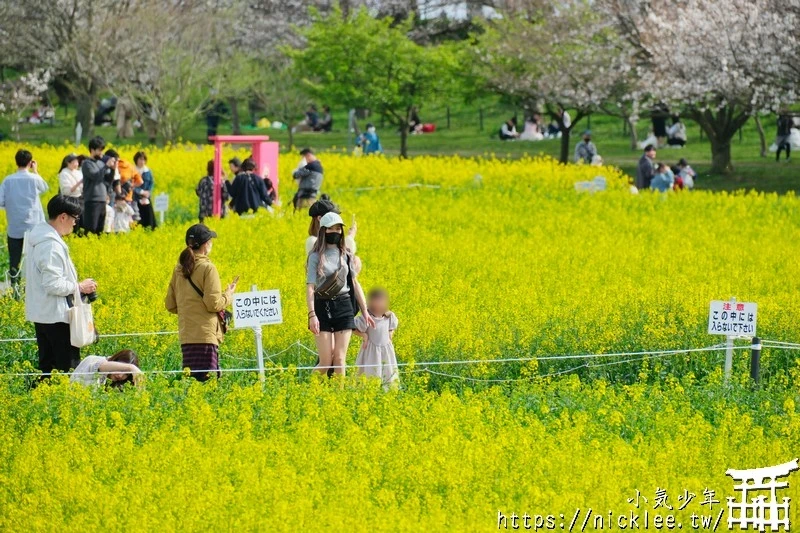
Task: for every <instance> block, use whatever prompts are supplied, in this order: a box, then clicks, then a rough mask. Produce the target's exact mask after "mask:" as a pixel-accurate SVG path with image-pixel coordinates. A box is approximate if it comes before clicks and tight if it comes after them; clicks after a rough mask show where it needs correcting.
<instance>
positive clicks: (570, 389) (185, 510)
mask: <svg viewBox="0 0 800 533" xmlns="http://www.w3.org/2000/svg"><path fill="white" fill-rule="evenodd" d="M17 148H18V147H17V146H15V145H12V144H0V171H2V170H5V171H6V173H8V172H10V171H12V170H13V154H14V152H15V151H16V149H17ZM31 150H32V151H33V153H34V157H35V159H37V161H38V162H39V169H40V173H41V174H42V176H43V177H44V178H45V179H46V180H47V181H48V183H49V184H50V186H51V188H52V189H53V190H55V188H56V187H57V182H56V174H57V171H58V167H59V164H60V161H61V158H62V157H63V155H64V154H66V153H68V152H70V151H72V148H71V147H68V146H62V147H34V148H31ZM135 150H136V149H135V148H132V147H123V148H122V149H121V154H122V157H123V158H126V157H127V158H130V157H131V156H132V154H133V153H134V151H135ZM148 155H149V166H150V168H151V169H152V171H153V174H154V177H155V182H156V191H155V193H156V194H158V193H161V192H167V193H169V195H170V212H169V213H168V216H167V221H168V224H167V225H166V226H164V227H161V228H159V229H158V230H157V231H155V232H149V231H142V230H140V229H137V230H134V231H133V232H131V233H130V234H127V235H111V236H106V237H104V238H101V239H97V238H95V237H86V238H70V239H69V240H68V244H69V246H70V250H71V253H72V256H73V258H74V260H75V262H76V264H77V267H78V270H79V272H80V274H81V275H82V276H87V277H88V276H91V277H93V278H95V279H96V280H97V281H98V285H99V294H100V299H99V300H98V302H97V303H96V305H95V306H94V312H95V318H96V322H97V325H98V327H99V328H100V330H101V333H135V332H162V331H164V332H169V331H174V330H175V329H176V328H177V324H176V319H175V317H174V316H172V315H170V314H168V313H167V312H166V311H165V310H164V305H163V300H164V296H165V293H166V286H167V282H168V280H169V276H170V272H171V270H172V268H173V266H174V264H175V262H176V261H177V257H178V254H179V253H180V251H181V249H182V247H183V235H184V232H185V230H186V228H187V227H188V225H189V224H191V223H193V222H194V220H195V217H196V213H197V198H196V196H195V194H194V187H195V186H196V184H197V181H198V180H199V179H200V177H201V176H203V175H204V174H205V166H206V162H207V161H208V160H209V159H210V158H211V157H212V151H211V149H209V148H197V147H195V146H188V145H187V146H184V145H178V146H172V147H167V148H165V149H151V150H148ZM225 155H226V159H227V158H228V157H230V156H233V155H234V152H233V151H231V152H226V154H225ZM235 155H239V156H242V155H244V154H243V153H242V152H236V153H235ZM320 158H321V160H322V164H323V166H324V169H325V183H324V186H323V190H324V191H325V192H327V193H329V194H330V195H331V197H332V198H333V199H334V201H336V202H337V203H339V204H340V205H341V206H342V207H343V209H344V211H345V213H344V218H345V220H346V221H348V222H349V221H350V220H351V219H352V217H353V216H355V217H356V219H357V221H358V235H357V239H356V240H357V242H358V253H359V255H360V257H361V258H362V260H363V263H364V271H363V273H362V275H361V281H362V284H363V285H364V286H365V288H370V287H373V286H377V285H380V286H383V287H386V288H387V289H388V290H389V293H390V295H391V298H392V309H393V310H394V312H395V313H396V314H397V316H398V317H399V319H400V322H401V327H400V330H399V331H398V333H397V336H396V337H395V345H396V350H397V353H398V357H399V359H400V361H401V362H403V363H406V362H417V363H419V362H423V361H456V360H464V359H469V360H481V361H486V362H482V363H481V364H475V365H470V366H462V365H442V366H438V367H436V368H435V369H433V370H434V371H436V372H439V373H440V374H453V375H458V376H462V377H468V378H471V379H474V380H484V379H497V380H502V379H518V378H520V377H522V378H528V377H531V376H536V375H547V374H552V373H555V372H559V371H564V370H568V369H569V368H572V367H576V366H580V365H583V364H584V363H586V362H587V361H585V360H577V361H576V360H560V359H559V360H555V359H554V360H549V361H548V360H538V361H520V362H513V363H505V364H498V363H491V362H489V360H491V359H497V358H511V359H528V358H531V357H536V356H542V357H546V356H549V355H557V354H584V353H608V352H628V351H642V350H664V349H671V348H692V347H702V346H708V345H710V344H714V343H717V342H719V340H720V339H719V338H713V337H711V336H709V335H707V334H706V321H707V318H706V317H707V311H708V302H709V300H712V299H725V298H727V297H730V296H736V297H738V298H739V300H740V301H754V302H757V303H758V304H759V317H758V329H759V334H760V335H761V336H762V337H764V338H771V339H776V340H788V341H794V340H797V339H798V333H799V332H800V329H799V328H798V325H797V324H798V323H800V308H798V306H797V305H795V300H796V296H797V294H798V289H800V262H798V261H797V260H796V257H795V256H796V243H797V240H798V236H800V235H799V234H800V227H798V218H797V213H798V208H800V205H799V204H798V200H797V198H795V197H794V196H792V195H789V196H783V197H778V196H775V195H758V194H749V195H744V194H737V195H727V194H708V193H702V192H691V193H681V194H667V195H660V194H649V193H647V194H640V195H631V194H630V193H629V191H628V184H627V180H626V179H625V178H624V177H623V176H622V175H621V173H620V172H619V171H618V170H616V169H613V168H609V167H601V168H598V167H589V166H561V165H558V164H557V163H556V162H554V161H552V160H550V159H522V160H519V161H501V160H498V159H495V158H493V157H491V156H487V157H485V158H479V159H463V158H458V157H453V158H433V157H422V158H416V159H413V160H408V161H402V160H394V159H385V158H383V157H374V158H372V157H371V158H364V157H362V158H354V157H351V156H349V155H346V154H322V155H321V156H320ZM297 161H298V158H297V156H296V155H288V156H282V159H281V167H280V177H281V180H280V185H281V198H282V200H283V205H282V206H280V207H279V208H277V209H276V212H275V213H274V214H268V213H266V212H260V213H259V214H258V215H256V216H254V217H247V218H245V217H242V218H239V217H238V216H232V217H229V218H226V219H224V220H213V221H208V224H209V225H210V226H211V227H212V228H213V229H214V230H216V231H217V232H218V234H219V238H218V239H217V241H216V243H215V246H214V249H213V252H212V260H213V261H214V262H215V264H216V265H217V266H218V268H219V271H220V273H221V276H222V278H223V282H226V281H229V280H231V279H233V278H234V277H235V276H237V275H238V276H240V289H239V290H247V289H248V288H249V287H250V286H251V285H257V286H258V288H259V289H279V290H280V291H281V296H282V301H283V316H284V323H283V324H282V325H279V326H271V327H267V328H265V330H264V337H265V338H264V344H265V347H266V351H267V352H268V353H278V352H282V351H283V350H284V349H286V348H287V347H290V346H292V345H294V346H293V347H292V348H291V349H289V350H288V351H284V352H283V353H280V354H279V355H277V356H275V357H274V358H273V359H272V361H271V363H270V364H271V365H272V364H274V365H282V366H284V367H286V366H287V365H297V366H305V365H310V364H313V363H314V356H313V355H311V354H310V353H308V352H307V351H305V350H303V349H302V348H301V347H300V346H298V345H296V344H295V343H296V341H302V342H303V343H305V344H307V345H309V346H313V339H312V337H311V336H310V334H309V333H308V332H307V330H306V323H305V317H306V309H305V302H304V261H305V258H304V246H303V245H304V240H305V238H306V236H307V228H308V223H309V218H308V216H307V215H306V214H305V213H294V212H293V210H292V208H291V206H290V201H289V200H290V198H291V195H292V193H293V190H292V188H293V184H292V181H291V171H292V170H293V169H294V168H295V167H296V164H297ZM3 165H5V166H6V167H7V168H3ZM597 175H603V176H605V177H606V179H607V183H608V190H607V191H604V192H600V193H595V194H586V193H577V192H576V191H575V188H574V183H575V182H577V181H583V180H591V179H592V178H594V177H595V176H597ZM48 197H49V196H48ZM45 200H46V198H45ZM4 228H5V216H4V215H0V232H2V231H4ZM31 334H32V327H31V325H30V324H26V323H25V320H24V306H23V304H22V303H21V302H15V301H12V300H10V299H4V300H3V305H2V306H0V338H5V339H9V338H19V337H28V336H31ZM123 347H130V348H133V349H134V350H136V351H137V352H138V353H139V356H140V359H141V362H142V367H143V368H144V369H146V370H177V369H179V368H180V362H181V357H180V349H179V345H178V340H177V338H176V337H175V336H172V335H162V336H149V335H143V336H136V337H126V338H109V339H104V340H102V341H101V343H100V344H99V345H97V346H93V347H92V348H91V349H86V350H84V353H90V352H91V353H100V354H106V355H107V354H110V353H113V352H114V351H116V350H117V349H120V348H123ZM35 354H36V351H35V345H33V344H31V343H26V342H13V343H0V368H2V369H4V371H9V370H12V369H14V370H26V369H30V368H31V363H32V362H34V361H35V360H36V355H35ZM354 357H355V343H354V345H353V353H351V354H350V358H349V359H348V360H349V361H351V362H352V361H353V358H354ZM627 359H630V358H626V357H617V358H609V359H599V360H590V361H589V365H588V367H585V368H581V369H579V370H578V371H576V373H578V374H579V375H580V376H581V379H579V378H578V376H576V375H575V374H571V375H569V374H568V375H566V376H564V377H560V378H556V379H552V380H549V379H548V380H536V379H534V380H531V381H521V382H513V383H511V384H508V385H502V386H492V383H493V382H482V381H472V382H465V381H459V380H457V379H452V378H449V377H444V376H441V375H438V374H433V373H426V372H419V370H421V368H420V367H419V365H417V366H416V367H414V366H411V367H408V368H404V369H403V376H402V380H403V384H404V388H403V389H402V390H399V391H391V392H388V393H384V392H383V391H382V389H381V388H380V386H379V385H378V384H376V383H367V382H363V381H360V380H356V379H352V378H351V379H349V380H347V381H345V382H342V383H339V382H333V383H326V382H323V381H320V380H316V379H310V380H309V379H308V378H307V372H303V371H298V370H294V369H291V368H289V369H285V370H282V371H278V370H277V367H276V366H272V367H271V368H270V371H269V372H268V379H267V383H266V385H265V386H264V387H263V388H262V387H261V386H260V385H259V384H258V383H257V382H256V380H255V376H254V374H253V373H252V372H250V373H246V374H226V375H225V376H224V377H223V379H222V380H220V381H219V382H217V381H212V382H209V383H207V384H205V385H201V384H198V383H193V382H191V381H190V380H174V379H168V378H166V377H153V376H151V377H150V378H149V379H148V380H147V382H146V385H145V386H144V387H143V388H141V389H131V390H127V391H125V392H123V393H117V392H108V391H105V390H90V389H87V388H82V387H79V386H76V385H73V386H69V385H68V384H67V383H66V382H65V380H64V379H60V380H59V379H57V380H55V383H53V384H52V385H42V386H39V387H37V388H35V389H34V390H32V391H29V390H28V388H27V384H26V380H25V379H22V378H8V377H3V378H1V379H0V412H2V413H3V416H0V465H2V466H0V529H3V530H18V529H22V528H25V529H30V530H54V529H58V530H64V531H86V530H96V529H123V528H124V529H136V530H177V529H181V530H208V529H229V530H234V529H236V530H239V529H242V530H275V531H295V530H311V531H316V530H334V531H390V530H405V531H407V530H433V531H439V530H452V529H457V530H464V531H482V530H497V527H498V518H499V516H498V513H500V514H501V515H502V517H505V518H506V520H510V519H511V516H512V514H513V513H516V514H517V515H518V516H519V517H520V520H521V519H522V517H523V515H524V513H528V514H529V515H531V516H535V515H542V516H546V515H553V520H554V524H555V528H556V529H561V527H560V525H561V524H564V527H565V530H568V528H569V524H570V521H571V519H572V517H573V515H574V514H575V512H576V509H580V512H581V513H582V514H580V519H581V521H582V520H583V517H584V516H585V515H586V513H587V512H588V510H589V508H591V509H592V510H593V511H594V512H595V516H597V515H601V516H604V517H609V514H608V513H609V511H611V512H612V513H613V518H614V520H617V517H618V515H620V514H626V515H630V513H637V514H638V515H641V518H639V519H638V521H639V522H640V524H642V523H643V522H644V514H645V510H647V511H648V512H649V513H650V516H651V518H650V520H651V521H652V520H653V518H652V516H653V515H655V514H660V515H662V516H663V515H665V514H670V513H672V514H674V515H675V516H676V517H677V521H678V522H682V524H683V526H682V528H683V529H689V528H690V515H691V513H696V514H697V515H700V516H713V517H714V518H716V517H717V513H718V512H719V510H720V509H723V508H725V506H726V504H727V502H726V499H725V497H726V496H736V494H735V493H734V491H733V481H732V480H731V479H730V478H729V477H726V476H725V471H726V469H728V468H740V469H741V468H755V467H760V466H769V465H774V464H779V463H783V462H785V461H788V460H791V459H792V458H794V457H795V456H796V452H797V450H796V449H793V448H792V447H793V446H795V445H796V443H797V442H798V441H800V414H798V412H797V408H796V404H797V402H798V401H800V399H798V398H797V396H798V393H797V384H798V382H800V366H798V365H797V363H796V362H795V356H794V355H792V352H788V351H777V350H765V352H764V356H763V365H764V374H765V377H766V378H767V380H768V383H769V387H768V388H766V389H765V390H764V391H757V392H754V391H751V390H750V389H749V388H748V387H747V386H746V380H745V375H746V367H747V361H746V357H744V355H742V352H737V356H736V360H735V365H734V379H733V380H732V383H731V384H730V385H729V386H724V385H722V384H721V376H720V367H721V360H722V355H721V354H720V353H718V352H713V353H691V354H682V355H674V356H668V357H663V358H655V359H649V360H637V361H635V362H627V363H626V362H624V361H626V360H627ZM607 363H614V364H613V365H608V364H607ZM221 364H222V366H223V368H229V369H230V368H253V366H254V365H255V355H254V342H253V334H252V332H250V331H248V330H236V331H233V332H231V333H229V335H228V336H227V338H226V340H225V343H224V344H223V346H222V348H221ZM602 365H604V366H602ZM585 378H591V379H590V380H589V381H587V380H586V379H585ZM487 383H488V384H487ZM798 487H800V478H798V477H797V475H795V478H793V479H791V482H790V488H789V489H787V490H786V491H785V492H784V493H783V495H785V496H789V497H791V498H792V500H793V503H794V506H793V509H792V513H793V514H792V516H793V517H794V518H796V517H797V508H798V504H800V490H798ZM659 489H663V490H664V491H665V494H667V495H668V499H667V500H666V504H667V505H671V506H672V507H673V508H674V511H668V510H667V509H666V507H665V506H664V507H660V508H655V509H654V507H655V506H656V505H658V498H657V497H656V496H657V494H656V492H657V491H658V490H659ZM706 489H709V490H712V491H715V494H713V495H711V499H712V500H718V502H719V503H715V504H712V505H708V504H703V503H702V502H703V501H704V500H706V499H707V498H708V496H709V492H707V491H706ZM637 491H639V492H640V493H641V495H642V496H643V497H644V498H647V503H645V500H644V499H642V500H641V505H640V507H639V508H638V509H637V508H636V507H634V503H638V500H636V499H635V498H636V496H637ZM689 494H693V495H694V497H693V498H689ZM681 498H683V500H682V499H681ZM687 498H688V499H689V501H688V503H687V501H686V500H687ZM629 499H632V500H633V501H634V503H629V501H628V500H629ZM684 503H686V505H685V508H684V509H683V510H681V511H679V510H678V508H679V507H680V506H681V505H683V504H684ZM726 513H727V511H726ZM562 514H563V515H564V517H562V516H561V515H562ZM595 516H593V517H592V519H591V520H589V521H588V526H587V529H594V526H595V525H596V522H594V520H595ZM727 516H728V515H727V514H726V515H725V517H724V518H723V520H726V519H727ZM507 523H508V524H509V528H510V527H511V525H510V522H507ZM651 523H652V522H651ZM606 524H608V522H606ZM725 524H726V523H725V522H723V524H721V525H720V527H724V525H725ZM616 525H618V522H615V526H616ZM579 526H580V523H579V524H578V525H577V526H576V527H579Z"/></svg>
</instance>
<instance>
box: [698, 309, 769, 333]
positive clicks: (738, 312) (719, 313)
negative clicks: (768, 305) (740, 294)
mask: <svg viewBox="0 0 800 533" xmlns="http://www.w3.org/2000/svg"><path fill="white" fill-rule="evenodd" d="M757 315H758V304H755V303H752V302H725V301H722V300H713V301H712V302H711V306H710V307H709V309H708V333H709V334H710V335H726V336H729V337H735V336H738V335H746V336H751V337H752V336H754V335H755V334H756V318H757Z"/></svg>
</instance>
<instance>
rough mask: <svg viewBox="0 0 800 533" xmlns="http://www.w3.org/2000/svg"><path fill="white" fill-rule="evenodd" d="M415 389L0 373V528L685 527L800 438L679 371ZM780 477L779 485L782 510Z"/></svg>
mask: <svg viewBox="0 0 800 533" xmlns="http://www.w3.org/2000/svg"><path fill="white" fill-rule="evenodd" d="M423 385H424V384H422V383H418V382H416V381H415V380H413V379H411V380H409V383H408V389H407V390H405V391H392V392H389V393H384V392H383V391H382V389H381V388H380V387H379V385H378V384H375V383H363V382H348V383H346V384H345V385H344V386H337V385H332V384H328V383H322V382H321V381H320V380H312V381H311V382H308V383H304V382H301V381H299V380H298V379H297V378H296V376H295V375H294V374H286V375H280V376H273V377H271V378H270V379H269V381H268V383H267V385H266V387H265V389H264V390H263V391H262V389H261V388H260V387H258V386H249V387H240V386H237V385H233V386H231V384H230V382H225V381H221V382H219V383H216V382H211V383H209V384H206V385H205V386H204V385H201V384H198V383H189V382H187V381H176V382H174V383H172V384H170V383H169V382H168V381H167V380H164V379H156V380H150V381H148V383H147V386H146V387H145V388H143V389H140V390H136V389H131V390H128V391H126V392H124V393H118V392H113V391H103V390H99V391H93V390H90V389H87V388H85V387H81V386H77V385H72V386H67V384H66V383H63V384H56V385H53V386H47V385H45V386H40V387H38V388H37V389H35V390H33V391H32V392H30V393H29V392H26V391H24V390H15V388H14V387H13V386H9V385H8V384H6V383H3V384H2V385H0V408H2V410H3V416H2V417H0V480H2V484H0V528H2V529H3V530H19V529H25V530H29V531H52V530H59V531H94V530H109V529H110V530H122V529H124V530H137V531H175V530H182V531H196V530H220V529H224V530H246V531H252V530H259V531H264V530H268V531H450V530H459V531H491V530H495V531H496V530H498V518H499V515H498V513H500V514H501V515H502V516H504V517H505V518H506V520H507V522H506V524H507V525H508V529H512V528H511V522H510V520H511V516H512V514H516V515H517V516H518V517H519V520H520V522H519V523H520V524H521V523H522V522H521V520H522V517H523V516H524V514H525V513H527V514H528V515H530V516H536V515H540V516H546V515H550V516H552V519H553V520H554V528H555V529H556V530H561V528H560V524H564V531H568V528H569V524H570V522H571V520H572V517H573V516H574V515H575V513H576V510H578V509H579V510H580V519H579V520H578V523H577V525H576V526H575V530H576V531H577V530H580V528H581V524H582V522H583V520H584V517H586V515H587V514H588V512H589V510H590V509H591V510H592V512H593V515H592V517H591V518H590V520H589V522H588V527H587V528H586V530H587V531H595V530H601V528H598V527H597V525H598V523H597V522H595V520H597V516H600V517H603V518H602V519H603V520H609V519H611V520H612V523H613V525H614V528H618V524H619V516H620V515H625V516H626V520H628V521H629V520H631V519H632V513H633V515H636V516H637V517H638V518H636V521H637V522H638V523H639V527H640V528H644V523H645V513H648V517H649V518H648V520H649V524H650V525H649V528H648V529H654V527H653V524H654V520H655V517H656V515H658V516H660V517H661V520H662V521H663V520H666V519H667V518H666V517H667V516H673V517H674V518H673V519H674V521H675V522H674V524H678V523H680V524H682V525H681V528H682V529H683V530H693V529H692V528H691V523H692V518H691V516H692V515H693V514H694V515H697V517H700V518H697V519H695V520H704V519H707V517H711V519H712V523H713V520H716V518H717V516H718V515H719V512H720V511H721V510H723V512H724V513H725V514H724V517H723V519H722V520H723V521H722V523H721V524H720V528H721V529H725V527H726V525H727V517H728V514H727V513H728V512H729V511H728V510H727V500H726V497H728V496H732V497H735V498H736V499H739V498H740V495H739V494H738V493H736V492H735V491H734V488H733V485H734V482H733V480H732V479H731V478H729V477H726V475H725V471H726V470H727V469H728V468H736V469H749V468H756V467H763V466H772V465H775V464H780V463H783V462H786V461H789V460H791V459H793V458H794V457H795V455H796V452H797V449H796V443H797V442H798V439H800V415H798V413H797V412H796V410H795V408H794V406H790V405H786V404H784V405H780V404H778V405H775V399H774V398H772V400H770V398H769V397H768V396H766V395H765V396H761V397H759V396H756V395H748V398H747V399H745V398H739V399H738V401H737V399H736V396H737V395H744V394H747V393H746V391H745V390H744V389H739V388H735V389H733V390H727V391H726V390H724V389H723V388H722V387H720V386H707V387H703V388H698V387H696V386H695V385H694V384H693V383H691V382H690V380H685V381H683V382H679V381H677V380H667V381H666V382H664V383H655V384H652V385H646V384H635V385H631V386H629V387H611V386H607V385H605V383H604V382H602V381H599V382H594V383H592V384H589V385H585V384H581V383H580V382H579V381H578V379H577V378H575V377H574V376H573V377H568V378H564V379H561V380H559V381H557V382H554V383H551V384H541V385H520V386H518V387H516V388H515V389H514V390H513V391H511V392H509V393H503V392H501V391H500V390H499V389H497V388H495V389H491V390H485V391H480V392H471V391H469V390H467V391H465V392H464V393H463V394H460V395H459V394H455V393H453V392H451V391H444V392H441V393H434V392H429V391H427V390H425V388H424V386H423ZM787 397H788V395H787ZM771 401H772V403H771ZM786 401H787V402H788V401H790V400H786ZM793 454H794V455H793ZM797 478H798V475H797V474H795V475H794V476H793V477H792V478H790V480H789V481H790V483H789V488H788V489H785V490H782V491H780V492H779V496H781V497H782V496H787V497H790V498H791V499H792V504H793V507H792V515H791V516H792V519H793V520H796V519H797V518H798V515H797V511H796V509H797V505H798V501H800V489H799V487H800V481H798V479H797ZM659 495H660V496H661V499H659V497H658V496H659ZM709 501H710V502H716V503H711V504H709V503H708V502H709ZM659 502H661V504H660V503H659ZM703 502H706V503H703ZM637 505H638V507H637ZM670 508H671V510H670ZM609 513H612V514H609ZM562 515H563V517H562ZM626 523H629V522H623V525H624V524H626ZM663 523H665V522H662V524H663ZM697 523H702V522H697ZM531 524H533V522H532V523H531ZM604 524H606V525H605V526H604V528H602V529H605V530H609V529H612V528H611V527H609V525H608V524H609V523H608V522H604ZM673 527H675V526H673ZM710 529H711V528H709V530H710ZM501 530H506V529H502V528H501ZM551 530H552V528H551ZM662 530H663V528H662ZM673 530H677V529H673Z"/></svg>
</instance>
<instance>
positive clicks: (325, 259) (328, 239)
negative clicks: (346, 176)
mask: <svg viewBox="0 0 800 533" xmlns="http://www.w3.org/2000/svg"><path fill="white" fill-rule="evenodd" d="M319 224H320V229H319V234H318V235H317V242H316V243H315V244H314V248H313V249H312V250H311V253H310V254H309V255H308V260H307V263H306V304H307V305H308V329H309V331H311V333H313V334H314V335H315V337H316V342H317V352H318V353H319V363H318V364H317V371H318V372H319V373H320V374H327V372H328V369H329V368H331V367H333V369H334V372H335V373H337V374H342V375H343V374H344V373H345V358H346V356H347V348H348V347H349V345H350V338H351V336H352V334H353V330H354V329H355V327H356V324H355V316H356V310H357V309H358V310H359V311H361V313H362V314H363V315H364V319H365V320H366V323H367V325H369V326H370V327H375V321H374V320H373V319H372V317H371V316H370V315H369V313H367V302H366V298H365V297H364V291H363V290H362V289H361V285H360V284H359V282H358V277H357V276H356V275H355V273H354V272H353V269H352V267H351V265H352V262H353V261H352V254H350V253H349V252H348V251H347V249H346V248H345V238H344V221H342V217H341V216H339V214H337V213H334V212H329V213H327V214H325V215H324V216H323V217H322V218H321V219H320V222H319Z"/></svg>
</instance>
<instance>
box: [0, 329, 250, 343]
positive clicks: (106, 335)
mask: <svg viewBox="0 0 800 533" xmlns="http://www.w3.org/2000/svg"><path fill="white" fill-rule="evenodd" d="M250 330H252V328H230V329H229V331H250ZM177 334H178V332H177V331H142V332H138V333H104V334H102V335H99V337H100V338H101V339H115V338H122V337H148V336H156V335H177ZM8 342H36V337H20V338H18V339H0V343H8Z"/></svg>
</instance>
